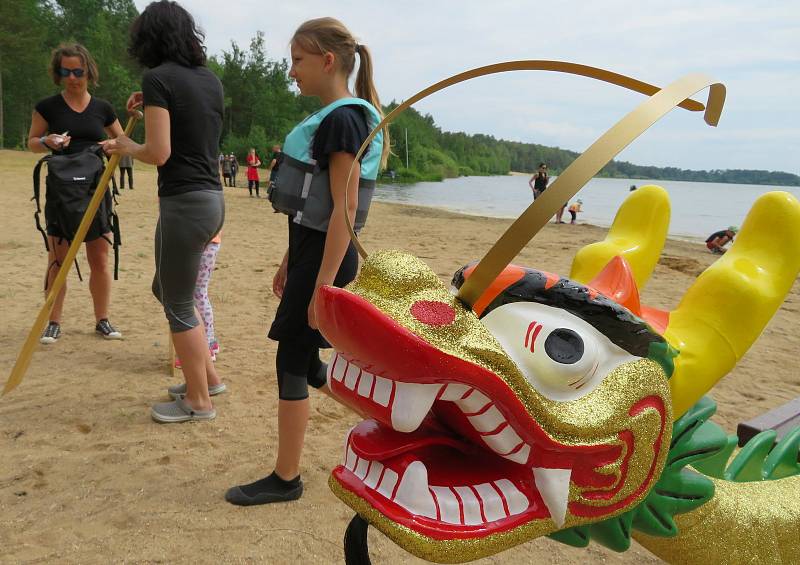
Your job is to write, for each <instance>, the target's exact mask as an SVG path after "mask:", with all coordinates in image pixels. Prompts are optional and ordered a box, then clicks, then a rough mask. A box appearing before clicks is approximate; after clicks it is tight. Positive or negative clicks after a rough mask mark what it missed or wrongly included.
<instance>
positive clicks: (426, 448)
mask: <svg viewBox="0 0 800 565" xmlns="http://www.w3.org/2000/svg"><path fill="white" fill-rule="evenodd" d="M469 274H470V269H464V270H462V271H459V273H457V275H456V277H455V279H454V283H455V285H456V286H460V284H461V282H463V280H465V278H468V276H469ZM484 297H485V298H484ZM484 297H482V301H481V303H483V302H485V303H486V304H485V306H482V305H480V304H477V305H476V306H477V307H476V308H475V311H473V310H472V309H469V308H466V307H465V306H464V305H463V304H462V303H461V302H460V301H459V300H458V299H457V298H456V297H455V296H454V295H453V294H451V293H450V292H448V289H447V288H446V287H445V286H444V285H443V284H442V283H441V282H440V281H439V280H438V278H437V277H436V275H435V274H434V273H433V272H432V271H431V270H430V269H429V268H428V267H427V266H426V265H425V264H424V263H422V262H421V261H419V260H418V259H415V258H414V257H411V256H409V255H406V254H403V253H399V252H392V251H389V252H379V253H376V254H374V255H372V256H370V258H369V259H368V260H367V261H366V263H365V264H364V266H363V268H362V271H361V273H360V275H359V277H358V279H357V280H356V281H355V282H354V283H353V284H352V286H351V287H349V289H348V290H340V289H334V288H325V289H323V290H322V291H321V294H320V295H319V297H318V304H317V316H318V322H319V325H320V329H321V330H322V331H323V333H324V335H325V336H326V337H327V338H328V340H329V341H330V342H331V344H332V345H333V346H334V348H335V350H336V354H335V356H334V358H333V359H332V361H331V363H330V364H329V377H328V380H329V386H330V388H331V391H332V392H333V393H334V394H335V395H337V396H338V397H339V399H340V400H341V401H342V402H344V403H346V404H348V405H350V406H352V407H353V408H354V409H355V410H357V411H359V412H360V413H361V414H364V415H365V416H368V417H369V419H367V420H365V421H364V422H362V423H360V424H359V425H357V426H356V427H355V428H354V429H353V430H352V431H351V432H350V433H349V435H348V438H347V442H346V455H345V460H344V462H343V464H342V465H341V466H339V467H337V468H336V469H335V470H334V472H333V478H332V486H333V488H334V491H335V492H336V493H337V495H339V496H340V497H341V498H343V499H344V500H345V501H346V502H348V504H350V505H351V506H353V507H354V508H355V509H356V510H357V511H358V512H359V513H362V514H364V515H366V516H368V519H369V520H370V522H372V523H373V524H374V525H376V526H377V527H378V528H379V529H381V531H383V532H384V533H385V534H386V535H388V536H389V537H391V538H392V539H394V540H395V541H397V542H398V543H400V544H401V545H402V546H403V547H405V548H406V549H408V550H409V551H411V552H413V553H415V554H417V555H419V556H421V557H424V558H426V559H430V560H433V561H452V560H456V561H463V560H467V559H474V558H475V557H478V556H482V555H488V554H491V553H495V552H497V551H500V550H502V549H504V548H506V547H508V546H510V545H514V544H517V543H521V542H523V541H526V540H528V539H530V538H533V537H537V536H540V535H544V534H547V533H551V532H553V531H555V530H558V529H560V528H567V527H571V526H575V525H579V524H584V523H587V522H593V521H598V520H602V519H604V518H607V517H609V516H613V515H615V514H617V513H621V512H624V511H626V510H628V509H630V508H631V507H632V506H634V505H636V504H638V503H639V502H640V501H641V500H642V498H643V497H644V496H645V495H646V494H647V492H648V491H649V489H650V487H651V486H652V484H653V482H654V480H655V479H656V478H657V477H658V475H659V474H660V472H661V469H662V467H663V465H664V458H665V456H666V453H667V451H668V447H669V442H670V432H671V426H672V413H671V406H670V398H669V396H670V395H669V386H668V384H667V378H666V375H665V372H664V371H665V370H664V366H669V363H670V357H669V348H668V346H667V345H666V343H665V342H664V340H663V338H661V337H660V336H659V335H658V334H657V333H655V332H654V331H653V330H652V329H650V327H649V326H648V325H647V324H646V323H645V322H644V321H643V320H641V319H639V318H637V317H636V316H634V315H633V314H632V313H631V312H630V311H629V310H627V309H626V308H625V307H623V306H621V305H619V304H617V303H616V302H614V301H613V300H611V299H610V298H608V297H607V296H604V295H603V294H601V293H599V292H598V291H597V290H596V289H594V288H592V287H591V286H584V285H581V284H578V283H574V282H573V281H570V280H568V279H564V278H559V277H557V276H555V275H551V274H548V273H543V272H540V271H535V270H531V269H521V268H518V267H514V266H511V267H509V268H508V269H506V270H505V271H504V272H503V275H502V276H501V277H500V278H498V280H497V283H496V284H494V285H492V286H491V287H490V288H489V289H487V291H486V293H485V294H484ZM479 316H480V318H479Z"/></svg>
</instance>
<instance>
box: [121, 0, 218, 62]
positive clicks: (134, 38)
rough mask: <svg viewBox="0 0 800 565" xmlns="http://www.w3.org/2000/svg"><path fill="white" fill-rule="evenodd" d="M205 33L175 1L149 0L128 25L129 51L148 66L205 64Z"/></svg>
mask: <svg viewBox="0 0 800 565" xmlns="http://www.w3.org/2000/svg"><path fill="white" fill-rule="evenodd" d="M204 39H205V34H204V33H203V32H202V31H200V29H198V27H197V25H196V24H195V23H194V18H192V15H191V14H190V13H189V12H187V11H186V10H185V9H184V8H183V7H182V6H180V5H179V4H178V3H177V2H171V1H170V0H160V1H158V2H151V3H150V4H148V6H147V7H146V8H145V9H144V12H142V13H141V14H140V15H139V17H138V18H136V20H135V21H134V22H133V24H132V25H131V38H130V45H129V46H128V53H130V55H131V57H133V58H134V59H136V60H137V61H139V63H140V64H141V65H143V66H145V67H147V68H149V69H152V68H153V67H157V66H158V65H160V64H162V63H164V62H165V61H172V62H173V63H177V64H179V65H183V66H184V67H198V66H203V65H205V64H206V48H205V46H204V45H203V40H204Z"/></svg>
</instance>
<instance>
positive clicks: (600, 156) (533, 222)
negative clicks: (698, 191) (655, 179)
mask: <svg viewBox="0 0 800 565" xmlns="http://www.w3.org/2000/svg"><path fill="white" fill-rule="evenodd" d="M521 70H544V71H555V72H562V73H567V74H575V75H580V76H585V77H589V78H593V79H597V80H601V81H603V82H608V83H611V84H616V85H618V86H622V87H623V88H627V89H629V90H633V91H636V92H641V93H643V94H647V95H649V96H650V98H648V99H647V100H646V101H644V102H643V103H641V104H640V105H639V106H638V107H637V108H635V109H634V110H633V111H631V112H630V113H628V114H627V115H626V116H625V117H624V118H622V119H621V120H620V121H618V122H617V123H616V124H614V126H613V127H612V128H611V129H609V130H608V131H607V132H606V133H604V134H603V135H602V136H601V137H600V138H599V139H598V140H597V141H595V142H594V143H593V144H592V145H591V146H590V147H589V148H588V149H587V150H586V151H585V152H584V153H583V154H582V155H580V156H579V157H578V158H577V159H576V160H575V161H573V162H572V163H571V164H570V166H569V167H567V168H566V169H565V170H564V172H562V173H561V174H560V175H559V176H558V178H557V179H556V180H555V181H554V182H553V184H552V185H551V186H550V187H549V188H548V190H547V191H545V192H544V193H543V194H542V196H540V197H539V198H537V199H536V201H535V202H534V203H532V204H531V205H530V206H528V208H527V209H526V210H525V211H524V212H523V213H522V214H521V215H520V217H519V218H517V220H516V221H515V222H514V223H513V224H512V225H511V226H510V227H509V228H508V230H506V232H505V233H504V234H503V235H502V236H501V237H500V239H499V240H498V241H497V242H496V243H495V244H494V245H493V246H492V248H491V249H490V250H489V252H488V253H486V255H484V257H483V259H481V261H480V262H479V263H478V266H477V267H476V268H475V271H474V272H473V273H472V275H471V276H470V277H469V279H467V280H466V282H465V283H464V285H463V286H462V287H461V289H460V290H459V294H458V297H459V299H461V300H462V301H463V302H465V303H467V304H469V305H472V304H474V303H475V302H476V301H477V300H478V298H480V296H481V294H483V291H484V290H486V288H487V287H488V286H489V285H490V284H491V282H492V281H493V280H494V279H495V278H496V277H497V275H499V274H500V272H501V271H502V270H503V269H504V268H505V267H506V266H507V265H508V264H509V263H510V262H511V261H512V259H514V257H515V256H516V255H517V254H518V253H519V252H520V251H521V250H522V248H523V247H525V245H527V244H528V242H529V241H530V240H531V238H533V236H534V235H536V233H538V231H539V230H540V229H542V227H544V225H545V224H546V223H547V221H548V219H549V218H550V217H551V216H552V215H553V214H554V213H555V212H556V211H557V210H558V208H560V207H561V204H563V203H564V202H566V201H567V200H569V199H570V198H572V197H573V196H574V195H575V194H577V193H578V191H579V190H580V189H581V188H582V187H583V186H584V185H585V184H586V183H587V182H588V181H589V180H590V179H591V178H592V177H594V175H595V174H597V173H598V172H599V171H600V169H602V168H603V167H604V166H605V165H606V164H607V163H608V162H609V161H611V159H613V158H614V157H615V156H616V155H617V154H618V153H619V152H620V151H622V150H623V149H624V148H625V147H627V146H628V145H629V144H630V143H631V142H632V141H633V140H634V139H636V138H637V137H639V136H640V135H641V134H642V133H644V132H645V131H646V130H647V129H648V128H649V127H650V126H651V125H653V124H654V123H655V122H657V121H658V120H659V119H661V118H662V117H663V116H665V115H666V114H667V113H668V112H669V111H670V110H672V109H673V108H675V107H680V108H683V109H685V110H689V111H692V112H698V111H702V110H705V112H704V116H703V119H704V120H705V122H706V123H707V124H709V125H711V126H716V125H717V123H718V122H719V118H720V115H721V114H722V107H723V106H724V104H725V86H724V85H723V84H722V83H718V82H714V80H713V79H711V78H709V77H707V76H705V75H701V74H691V75H687V76H685V77H683V78H681V79H679V80H677V81H675V82H673V83H672V84H671V85H669V86H668V87H666V88H664V89H660V88H659V87H657V86H653V85H651V84H648V83H646V82H642V81H640V80H636V79H634V78H631V77H628V76H625V75H621V74H618V73H614V72H611V71H607V70H605V69H599V68H596V67H589V66H587V65H579V64H576V63H568V62H564V61H547V60H529V61H510V62H506V63H497V64H494V65H487V66H485V67H479V68H476V69H472V70H469V71H465V72H463V73H460V74H457V75H454V76H452V77H450V78H447V79H444V80H442V81H440V82H437V83H436V84H434V85H432V86H429V87H428V88H426V89H424V90H421V91H420V92H418V93H417V94H415V95H414V96H412V97H411V98H409V99H408V100H406V101H405V102H403V103H402V104H400V105H399V106H397V107H396V108H395V109H394V110H392V111H391V112H390V113H389V114H388V115H387V116H386V117H385V118H384V119H383V120H382V121H381V122H380V123H379V124H378V125H377V126H376V127H375V129H374V130H372V132H371V133H370V135H369V136H368V137H367V139H366V140H364V143H363V144H362V145H361V147H360V148H359V150H358V153H356V158H355V159H354V161H353V164H352V165H351V166H350V171H349V172H348V175H347V186H346V188H345V194H346V191H347V190H348V188H347V187H349V185H350V179H351V178H352V175H353V170H354V168H355V164H356V163H357V162H358V160H359V159H360V158H361V156H362V155H363V154H364V151H366V149H367V147H369V144H370V143H371V142H372V140H373V139H374V138H375V136H376V135H378V132H380V131H382V130H383V128H384V127H386V126H388V124H390V123H391V122H392V121H393V120H394V119H395V118H397V116H399V115H400V114H401V113H402V112H404V111H405V110H406V109H408V108H409V107H410V106H411V105H413V104H414V103H416V102H418V101H420V100H422V99H423V98H426V97H427V96H430V95H431V94H433V93H435V92H438V91H440V90H443V89H445V88H447V87H449V86H452V85H454V84H458V83H460V82H464V81H467V80H470V79H473V78H477V77H481V76H486V75H491V74H497V73H503V72H508V71H521ZM707 87H710V89H709V94H708V101H707V103H706V104H705V105H703V104H701V103H700V102H697V101H695V100H692V99H691V96H692V95H694V94H696V93H697V92H699V91H701V90H703V89H704V88H707ZM345 221H346V223H347V229H348V231H349V232H350V239H351V240H352V241H353V244H354V245H355V247H356V249H357V250H358V252H359V254H360V255H361V256H362V257H363V258H366V257H367V251H366V250H365V249H364V247H363V246H362V245H361V242H360V241H359V240H358V236H357V235H356V233H355V232H354V231H353V227H352V224H351V222H350V218H349V216H347V214H346V213H345Z"/></svg>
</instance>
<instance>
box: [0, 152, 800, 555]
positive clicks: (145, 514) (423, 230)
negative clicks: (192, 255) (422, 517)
mask: <svg viewBox="0 0 800 565" xmlns="http://www.w3.org/2000/svg"><path fill="white" fill-rule="evenodd" d="M38 157H40V156H36V155H32V154H30V153H22V152H12V151H0V190H2V193H3V195H4V196H5V200H4V203H5V205H6V206H8V208H6V209H5V211H4V220H3V224H4V225H5V226H6V227H5V228H4V233H3V237H2V240H1V241H0V265H2V272H3V284H2V287H0V318H1V319H2V324H0V367H2V375H1V377H2V379H3V382H5V379H6V378H7V377H8V374H9V372H10V370H11V367H12V365H13V363H14V360H15V359H16V356H17V354H18V352H19V350H20V348H21V346H22V343H23V341H24V339H25V337H26V336H27V334H28V332H29V330H30V328H31V324H32V323H33V319H34V317H35V315H36V313H37V312H38V310H39V308H40V306H41V304H42V302H43V296H42V285H43V276H44V271H45V267H46V252H45V249H44V245H43V242H42V238H41V236H40V234H39V233H38V232H37V231H36V230H35V228H34V222H33V212H34V204H33V202H31V201H30V197H31V195H32V189H31V169H32V167H33V165H34V163H35V162H36V160H37V159H38ZM134 176H135V178H134V181H135V190H133V191H129V190H125V191H123V192H122V194H121V195H120V196H119V197H118V200H119V207H118V212H119V214H120V218H121V226H122V236H123V246H122V248H121V250H120V255H121V256H120V277H119V281H117V282H116V283H115V284H114V289H113V294H112V308H111V321H112V322H113V323H114V324H115V325H116V326H117V327H118V328H119V329H120V330H121V331H122V332H123V334H124V336H125V339H124V341H104V340H102V339H101V338H99V337H98V336H97V335H95V333H94V318H93V314H92V305H91V299H90V296H89V292H88V273H89V268H88V265H87V263H86V258H85V254H84V252H83V251H82V252H81V254H80V255H79V261H80V265H81V271H82V273H83V274H84V278H85V279H86V280H85V281H84V282H83V283H81V282H79V281H78V278H77V276H76V275H75V273H74V270H73V271H72V272H71V273H70V275H69V279H68V280H69V291H68V294H67V299H66V303H65V310H64V317H63V323H62V328H63V335H62V338H61V339H60V340H59V341H58V342H57V343H56V344H54V345H51V346H39V348H38V350H37V351H36V353H35V355H34V357H33V361H32V363H31V366H30V369H29V372H28V375H27V377H26V379H25V380H24V381H23V382H22V384H21V385H20V386H19V388H17V389H16V390H14V391H13V392H12V393H11V394H9V395H7V396H5V397H3V398H2V399H0V454H2V456H1V457H0V562H3V563H52V562H60V563H109V562H124V563H341V562H342V561H343V558H342V536H343V534H344V531H345V528H346V526H347V523H348V522H349V520H350V518H351V517H352V514H353V513H352V511H351V510H350V509H349V508H348V507H346V506H345V505H344V504H342V503H341V502H340V501H339V500H338V499H337V498H335V497H334V496H333V494H332V493H331V492H330V491H329V489H328V486H327V477H328V474H329V472H330V470H331V469H332V468H333V467H334V466H335V465H337V464H338V463H339V462H340V460H341V457H342V443H343V440H344V436H345V433H346V431H347V430H348V429H349V428H350V427H351V426H352V425H353V424H355V423H356V422H357V421H358V420H359V417H358V416H357V415H355V414H354V413H352V412H350V411H349V410H347V409H346V408H344V407H342V406H340V405H339V404H337V403H336V402H335V401H334V400H332V399H330V398H327V397H324V396H323V395H320V394H316V393H312V416H311V422H310V425H309V432H308V436H307V444H306V450H305V458H304V462H303V467H304V469H303V480H304V481H305V484H306V494H305V495H304V497H303V498H302V499H301V500H299V501H298V502H294V503H290V504H284V505H267V506H261V507H252V508H240V507H234V506H231V505H229V504H227V503H226V502H225V501H224V500H223V494H224V492H225V490H226V489H227V488H228V487H230V486H232V485H234V484H239V483H243V482H250V481H252V480H255V479H257V478H259V477H261V476H263V475H264V474H265V473H267V472H269V471H270V470H271V468H272V467H271V465H272V463H273V459H274V450H275V437H276V407H277V392H276V384H275V370H274V355H275V349H276V348H275V343H274V342H271V341H269V340H267V339H266V336H265V334H266V329H267V327H268V325H269V323H270V322H271V320H272V317H273V314H274V312H275V309H276V307H277V305H278V299H277V298H276V297H275V296H273V294H272V291H271V284H272V276H273V274H274V272H275V270H276V268H277V266H278V263H279V261H280V259H281V257H282V255H283V252H284V251H285V247H286V242H287V233H286V218H285V216H283V215H279V214H274V213H273V212H272V209H271V207H270V205H269V204H268V202H267V201H266V200H265V199H263V198H262V199H258V200H257V199H255V198H249V197H248V193H247V190H246V188H226V189H225V195H226V208H227V210H226V213H227V217H226V222H225V230H224V236H223V240H222V248H221V250H220V254H219V257H218V261H217V269H216V271H215V273H214V276H213V279H212V282H211V298H212V302H213V305H214V310H215V315H216V327H217V333H218V336H219V339H220V342H221V346H222V351H221V353H220V355H219V358H218V361H217V366H218V368H219V371H220V373H221V375H222V377H223V378H224V379H225V381H226V382H227V383H228V386H229V393H227V394H224V395H222V396H219V397H217V398H216V399H215V405H216V408H217V411H218V417H217V419H216V420H214V421H213V422H210V423H197V424H178V425H158V424H155V423H154V422H152V421H151V419H150V414H149V411H150V405H151V404H153V403H154V402H158V401H166V400H168V398H167V396H166V387H167V386H168V385H170V384H172V383H173V381H172V380H171V378H170V375H169V371H168V365H167V341H166V339H167V324H166V321H165V318H164V315H163V312H162V311H161V308H160V305H159V304H158V303H157V302H156V300H155V299H154V298H153V296H152V295H151V293H150V282H151V278H152V275H153V249H152V248H153V231H154V228H155V223H156V217H157V197H156V174H155V169H154V168H153V167H148V166H143V165H140V164H139V163H137V164H136V169H135V172H134ZM239 182H240V185H243V184H246V180H244V176H243V175H240V180H239ZM509 223H510V222H509V221H508V220H498V219H487V218H481V217H473V216H461V215H457V214H452V213H448V212H444V211H441V210H434V209H426V208H419V207H410V206H402V205H390V204H381V203H376V204H374V205H373V207H372V210H371V212H370V220H369V223H368V225H367V228H366V229H365V230H364V232H363V237H362V242H363V243H364V245H365V246H366V247H367V249H368V250H377V249H386V248H399V249H404V250H407V251H409V252H411V253H414V254H415V255H417V256H419V257H421V258H422V259H423V260H425V261H426V262H427V263H428V264H429V265H430V266H431V267H432V268H433V269H434V270H435V271H436V273H437V274H438V275H439V276H440V277H441V278H442V279H443V280H445V281H449V279H450V277H451V276H452V273H453V272H454V271H455V270H457V269H458V268H459V267H461V266H462V265H463V264H465V263H467V262H469V261H471V260H474V259H478V258H480V257H481V256H482V255H483V253H484V252H485V251H486V250H487V249H488V248H489V246H490V245H491V244H492V243H493V242H494V241H495V240H496V239H497V238H498V237H499V235H500V234H501V233H502V232H503V231H504V230H505V228H506V227H507V226H508V225H509ZM604 236H605V230H604V229H601V228H597V227H594V226H589V225H577V226H570V225H553V224H551V225H548V226H547V227H546V228H545V229H544V230H543V231H542V232H541V233H540V234H538V235H537V237H536V238H535V239H534V240H533V241H532V242H531V244H530V245H529V246H528V248H527V249H526V250H525V251H524V252H523V253H522V254H521V256H520V257H518V258H517V260H516V262H517V263H519V264H521V265H530V266H536V267H539V268H543V269H546V270H548V271H552V272H557V273H562V274H568V272H569V267H570V264H571V261H572V257H573V255H574V253H575V251H576V250H577V249H578V248H580V247H581V246H583V245H586V244H588V243H591V242H594V241H598V240H600V239H602V238H603V237H604ZM713 259H714V256H712V255H711V254H709V253H708V252H707V251H706V250H705V249H704V248H703V247H702V246H701V245H699V244H696V243H691V242H684V241H669V242H668V243H667V245H666V247H665V249H664V253H663V256H662V259H661V262H660V264H659V265H658V267H657V268H656V272H655V273H654V276H653V278H652V280H651V282H650V284H649V286H648V287H647V288H646V289H645V291H644V292H643V302H644V303H646V304H648V305H652V306H657V307H661V308H671V307H674V306H676V305H677V304H678V302H679V300H680V297H681V296H682V294H683V292H684V291H685V290H686V289H687V288H688V286H689V285H690V284H691V282H692V281H693V279H694V277H696V276H697V275H698V274H699V273H700V272H701V271H702V270H703V269H704V268H705V267H706V266H707V265H709V264H710V263H711V262H712V261H713ZM799 310H800V286H799V285H798V284H797V283H795V286H794V288H793V290H792V292H791V294H790V295H789V297H788V299H787V301H786V302H785V303H784V305H783V306H782V308H781V309H780V310H779V311H778V313H777V315H776V316H775V317H774V318H773V320H772V321H771V323H770V324H769V326H768V327H767V328H766V330H765V332H764V334H763V335H762V337H761V338H760V340H759V341H758V342H756V344H755V345H754V346H753V348H752V349H751V350H750V351H749V352H748V354H747V355H746V356H745V358H744V359H743V360H742V361H741V362H740V364H739V365H738V367H737V368H736V369H735V370H734V371H733V372H732V373H731V374H730V375H729V376H728V377H726V378H725V379H723V381H721V382H720V384H719V385H718V386H717V387H716V389H715V390H714V392H713V397H714V398H715V399H716V400H717V402H718V405H719V410H718V414H717V416H716V418H715V419H716V421H718V422H719V423H721V424H722V425H723V427H725V428H726V430H727V431H728V432H729V433H733V432H735V428H736V424H737V423H738V422H740V421H743V420H747V419H749V418H752V417H754V416H756V415H758V414H761V413H763V412H765V411H768V410H770V409H772V408H774V407H776V406H778V405H780V404H783V403H784V402H786V401H788V400H790V399H792V398H794V397H797V396H800V372H798V370H797V351H798V343H797V341H798V340H797V332H796V328H797V326H798V323H800V313H799V312H798V311H799ZM370 547H371V554H372V558H373V562H374V563H376V564H377V563H419V562H420V561H419V560H417V559H415V558H412V557H411V556H410V555H408V554H407V553H405V552H404V551H403V550H402V549H400V548H399V547H397V546H396V545H394V543H392V542H391V541H389V540H388V539H386V538H384V537H383V536H382V535H380V534H378V533H377V532H374V531H373V534H372V537H371V540H370ZM480 562H481V563H584V562H610V563H656V562H659V560H658V559H657V558H655V557H653V556H652V555H651V554H649V553H648V552H647V551H646V550H645V549H643V548H642V547H640V546H638V545H637V544H636V543H634V544H633V547H632V548H631V550H630V551H628V552H627V553H625V554H616V553H613V552H611V551H608V550H606V549H604V548H603V547H601V546H599V545H596V544H592V545H591V546H590V547H589V548H587V549H573V548H570V547H567V546H564V545H561V544H558V543H556V542H554V541H551V540H547V539H539V540H535V541H532V542H529V543H527V544H525V545H522V546H519V547H517V548H514V549H511V550H509V551H507V552H505V553H502V554H500V555H497V556H494V557H491V558H487V559H484V560H482V561H480Z"/></svg>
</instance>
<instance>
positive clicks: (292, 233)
mask: <svg viewBox="0 0 800 565" xmlns="http://www.w3.org/2000/svg"><path fill="white" fill-rule="evenodd" d="M292 220H293V217H291V216H289V260H288V274H287V278H286V286H285V287H284V289H283V298H281V302H280V304H279V305H278V311H277V312H276V313H275V320H274V321H273V322H272V326H271V327H270V329H269V333H268V334H267V335H268V336H269V338H270V339H273V340H275V341H283V340H300V341H302V342H304V343H306V344H309V345H313V346H314V347H330V344H329V343H328V342H327V341H326V340H325V338H323V337H322V334H321V333H319V331H317V330H314V329H312V328H311V327H310V326H309V325H308V305H309V304H310V303H311V295H312V294H313V293H314V285H315V284H316V282H317V275H318V274H319V268H320V265H321V264H322V253H323V252H324V251H325V237H326V235H327V234H326V233H325V232H322V231H317V230H312V229H311V228H307V227H305V226H301V225H299V224H295V223H294V222H293V221H292ZM357 270H358V253H357V252H356V249H355V247H353V244H352V243H351V244H350V246H349V247H348V248H347V252H346V253H345V255H344V259H342V264H341V266H340V267H339V272H338V273H337V274H336V279H335V280H334V283H333V284H334V286H338V287H343V286H345V285H347V284H348V283H350V281H352V280H353V279H354V278H355V277H356V271H357Z"/></svg>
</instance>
